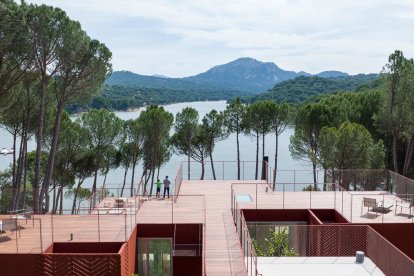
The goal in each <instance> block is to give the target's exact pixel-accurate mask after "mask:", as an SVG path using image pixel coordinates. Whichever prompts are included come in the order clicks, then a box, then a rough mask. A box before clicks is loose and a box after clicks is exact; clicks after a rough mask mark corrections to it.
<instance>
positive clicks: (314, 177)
mask: <svg viewBox="0 0 414 276" xmlns="http://www.w3.org/2000/svg"><path fill="white" fill-rule="evenodd" d="M312 170H313V186H314V189H315V191H316V190H317V188H318V183H317V182H316V162H314V161H312Z"/></svg>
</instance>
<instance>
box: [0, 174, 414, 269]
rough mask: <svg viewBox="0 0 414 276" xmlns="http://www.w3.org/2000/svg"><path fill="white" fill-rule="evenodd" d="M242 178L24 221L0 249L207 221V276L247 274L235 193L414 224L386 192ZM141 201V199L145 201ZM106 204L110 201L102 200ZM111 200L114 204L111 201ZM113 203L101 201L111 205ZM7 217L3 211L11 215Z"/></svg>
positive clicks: (261, 203) (273, 205)
mask: <svg viewBox="0 0 414 276" xmlns="http://www.w3.org/2000/svg"><path fill="white" fill-rule="evenodd" d="M235 182H237V181H231V180H217V181H208V180H207V181H197V180H192V181H183V183H182V185H181V190H180V196H179V197H178V199H177V201H176V202H175V203H173V200H172V198H170V199H157V198H155V197H153V198H151V199H150V200H145V201H144V200H142V199H139V198H138V199H135V198H134V200H128V202H129V203H131V204H132V203H133V204H134V205H135V204H139V206H140V210H139V211H138V213H137V214H136V216H135V215H134V214H133V213H134V212H133V211H132V210H134V209H131V208H130V207H128V208H127V209H126V211H125V212H124V213H123V214H113V215H108V214H106V215H98V213H99V214H100V212H94V213H93V214H91V215H74V216H72V215H61V216H58V215H56V216H50V215H42V216H35V220H34V226H33V220H28V222H27V223H26V222H25V221H20V223H21V226H22V229H21V230H20V233H17V234H16V232H14V233H11V232H10V231H7V232H6V233H4V234H3V237H0V253H17V252H18V253H40V252H42V250H43V251H44V250H45V249H46V248H47V247H48V246H49V245H50V244H51V242H52V239H53V241H68V240H69V239H70V234H73V240H74V241H99V240H100V241H120V242H122V241H125V239H126V238H128V237H129V234H130V231H131V230H132V228H133V227H134V225H135V223H205V225H206V227H205V230H206V232H205V241H204V244H205V254H206V255H205V267H206V273H207V275H209V276H210V275H243V276H244V275H246V271H245V267H244V261H243V255H242V251H241V247H240V242H239V237H238V235H237V233H236V229H235V226H234V224H233V219H232V215H231V192H232V188H233V191H234V193H235V194H244V195H250V198H251V199H252V201H251V202H239V203H238V206H239V208H259V209H308V208H309V209H320V208H323V209H336V210H338V211H339V212H340V213H342V214H343V215H344V216H345V217H346V218H347V219H348V220H350V221H352V223H385V222H390V223H391V222H394V223H395V222H397V223H413V222H414V218H413V217H408V216H407V215H404V214H401V215H398V213H397V215H395V213H394V210H395V200H397V199H398V198H396V197H395V196H394V195H392V194H388V193H386V192H339V191H336V192H335V191H329V192H301V191H300V192H280V191H278V192H272V191H269V189H266V188H267V185H266V184H265V183H263V182H259V183H260V184H257V185H256V184H247V183H243V181H240V182H238V183H240V184H233V183H235ZM364 196H366V197H371V198H376V199H377V200H384V201H385V202H386V203H387V204H388V205H394V206H393V207H392V208H391V210H390V212H388V213H380V214H379V216H376V215H375V213H373V212H369V213H368V212H367V211H366V208H363V209H362V213H361V206H362V205H361V204H362V197H364ZM140 200H141V201H140ZM103 205H105V204H103ZM109 205H110V204H109ZM107 206H108V204H106V205H105V206H102V208H107ZM7 218H9V217H8V216H0V220H1V219H7Z"/></svg>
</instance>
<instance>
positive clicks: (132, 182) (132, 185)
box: [131, 161, 139, 196]
mask: <svg viewBox="0 0 414 276" xmlns="http://www.w3.org/2000/svg"><path fill="white" fill-rule="evenodd" d="M136 165H137V164H136V161H135V162H132V176H131V196H133V195H134V178H135V167H136ZM138 189H139V187H137V191H136V193H137V194H138V193H139V191H138Z"/></svg>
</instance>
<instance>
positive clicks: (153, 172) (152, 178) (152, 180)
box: [149, 168, 155, 196]
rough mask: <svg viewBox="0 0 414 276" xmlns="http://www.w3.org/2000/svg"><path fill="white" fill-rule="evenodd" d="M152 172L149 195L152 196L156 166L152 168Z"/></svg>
mask: <svg viewBox="0 0 414 276" xmlns="http://www.w3.org/2000/svg"><path fill="white" fill-rule="evenodd" d="M151 174H152V177H151V188H150V194H149V196H152V189H153V188H154V177H155V168H153V169H152V171H151Z"/></svg>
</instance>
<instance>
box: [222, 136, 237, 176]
mask: <svg viewBox="0 0 414 276" xmlns="http://www.w3.org/2000/svg"><path fill="white" fill-rule="evenodd" d="M236 143H237V180H240V143H239V132H236ZM223 173H224V172H223Z"/></svg>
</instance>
